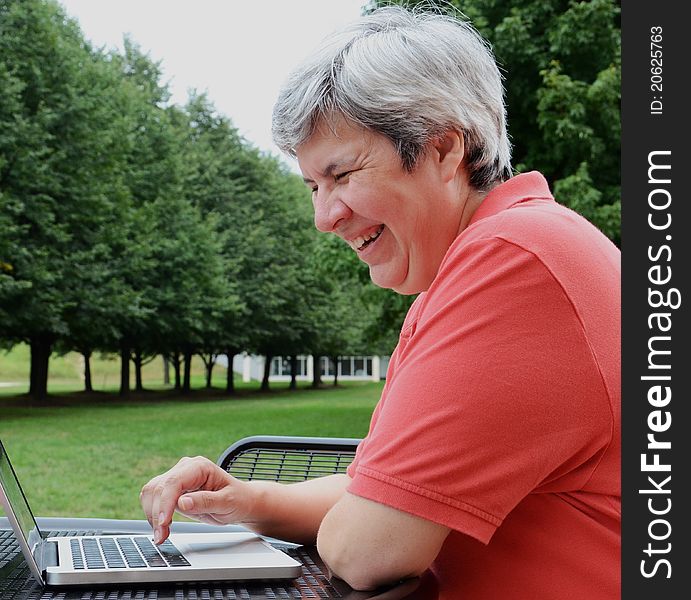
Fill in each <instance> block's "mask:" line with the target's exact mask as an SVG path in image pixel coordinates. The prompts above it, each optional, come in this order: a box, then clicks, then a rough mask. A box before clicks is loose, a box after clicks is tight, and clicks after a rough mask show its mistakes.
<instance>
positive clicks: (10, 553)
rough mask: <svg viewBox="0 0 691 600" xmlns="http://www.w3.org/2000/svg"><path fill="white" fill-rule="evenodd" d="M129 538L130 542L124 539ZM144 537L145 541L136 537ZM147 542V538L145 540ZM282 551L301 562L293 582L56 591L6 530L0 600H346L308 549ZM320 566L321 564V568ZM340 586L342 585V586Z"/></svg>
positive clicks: (0, 542) (0, 544)
mask: <svg viewBox="0 0 691 600" xmlns="http://www.w3.org/2000/svg"><path fill="white" fill-rule="evenodd" d="M99 533H100V532H96V531H89V532H86V531H49V532H48V536H49V537H57V536H68V537H71V536H75V535H86V536H88V537H94V536H96V535H98V534H99ZM119 537H127V536H119ZM135 537H139V536H135ZM145 539H147V538H145ZM277 546H278V547H279V548H280V549H281V550H283V551H284V552H286V553H287V554H289V555H290V556H292V557H293V558H295V559H297V560H299V561H300V562H301V563H302V564H303V567H302V575H301V576H300V577H298V578H297V579H295V580H293V581H276V582H271V583H269V582H261V581H257V582H229V583H197V584H175V585H170V586H166V585H160V586H148V587H146V588H141V589H140V588H132V589H130V588H128V587H123V588H122V589H112V588H103V587H97V588H93V589H74V590H59V589H56V590H51V589H49V588H41V586H40V585H39V584H38V583H37V582H36V581H35V580H34V579H33V577H32V576H31V573H30V572H29V568H28V567H27V565H26V562H24V558H23V556H22V553H21V552H20V550H19V547H18V545H17V542H16V540H15V539H14V534H13V532H12V530H6V529H0V599H2V600H300V599H302V600H308V599H309V600H319V599H321V598H324V599H327V598H342V597H343V595H347V593H345V592H343V593H341V592H342V590H341V592H339V591H338V590H337V589H335V588H334V587H333V586H332V584H331V582H330V581H329V580H328V579H327V578H326V576H325V575H324V569H323V566H322V564H321V561H320V559H319V558H318V556H317V555H316V553H315V554H312V552H311V551H308V549H307V548H304V547H300V548H293V547H289V546H286V547H284V546H282V545H280V544H277ZM315 561H317V562H315ZM339 585H340V584H339Z"/></svg>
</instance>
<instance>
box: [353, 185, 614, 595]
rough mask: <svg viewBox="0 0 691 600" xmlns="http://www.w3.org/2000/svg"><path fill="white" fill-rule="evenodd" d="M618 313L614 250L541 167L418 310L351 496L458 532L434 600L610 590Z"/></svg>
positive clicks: (471, 237) (475, 231)
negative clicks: (553, 189)
mask: <svg viewBox="0 0 691 600" xmlns="http://www.w3.org/2000/svg"><path fill="white" fill-rule="evenodd" d="M620 313H621V310H620V252H619V250H618V249H617V248H616V246H614V245H613V244H612V243H611V242H610V241H609V240H608V239H607V238H606V237H605V236H604V235H602V233H600V232H599V231H598V230H597V229H596V228H595V227H593V226H592V225H591V224H590V223H588V222H587V221H586V220H585V219H583V218H582V217H581V216H579V215H577V214H576V213H574V212H573V211H571V210H569V209H567V208H565V207H563V206H561V205H559V204H557V203H556V202H555V201H554V199H553V198H552V196H551V194H550V193H549V189H548V186H547V182H546V181H545V180H544V178H543V177H542V176H541V175H540V174H539V173H527V174H523V175H518V176H516V177H514V178H512V179H510V180H509V181H507V182H505V183H504V184H502V185H500V186H498V187H497V188H495V189H493V190H492V191H491V192H490V193H489V194H488V195H487V197H486V198H485V199H484V200H483V203H482V204H481V206H480V207H479V208H478V209H477V211H476V212H475V214H474V215H473V219H472V220H471V222H470V224H469V225H468V227H467V228H466V229H465V230H464V231H463V232H462V233H461V234H460V235H459V237H458V238H457V239H456V240H455V242H454V244H453V245H452V246H451V247H450V248H449V250H448V252H447V255H446V257H445V258H444V261H443V262H442V264H441V267H440V270H439V273H438V275H437V277H436V279H435V280H434V282H433V283H432V285H431V287H430V288H429V290H427V292H425V293H423V294H420V296H419V297H418V298H417V299H416V301H415V303H414V304H413V306H412V307H411V309H410V311H409V313H408V315H407V317H406V320H405V323H404V325H403V328H402V331H401V336H400V340H399V344H398V346H397V348H396V350H395V351H394V353H393V355H392V357H391V362H390V365H389V370H388V372H387V381H386V386H385V387H384V391H383V393H382V397H381V400H380V402H379V404H378V405H377V408H376V410H375V412H374V415H373V417H372V422H371V426H370V431H369V434H368V435H367V437H366V439H365V440H363V442H362V443H361V445H360V447H359V449H358V454H357V456H356V459H355V461H354V462H353V464H352V465H351V467H350V470H349V474H350V476H351V477H352V478H353V481H352V483H351V485H350V488H349V491H350V492H352V493H354V494H357V495H359V496H362V497H365V498H369V499H371V500H374V501H377V502H381V503H383V504H386V505H389V506H392V507H394V508H397V509H400V510H402V511H405V512H409V513H412V514H415V515H417V516H420V517H422V518H425V519H428V520H431V521H434V522H437V523H441V524H443V525H445V526H447V527H450V528H451V529H452V532H451V534H450V535H449V537H448V538H447V540H446V543H445V544H444V546H443V548H442V550H441V552H440V553H439V555H438V557H437V559H436V560H435V561H434V563H433V565H432V567H431V569H432V572H433V573H434V574H435V576H436V578H437V580H438V586H439V589H440V598H442V599H448V600H464V599H472V600H497V599H500V598H506V599H511V600H523V599H525V600H549V599H555V600H566V599H570V598H574V599H576V598H578V599H579V600H582V599H583V598H587V599H588V600H605V599H607V600H611V599H613V598H618V597H619V595H620V591H619V590H620V543H621V542H620V515H621V512H620V501H621V493H620V449H621V445H620V437H621V431H620V422H621V421H620V403H621V389H620V369H621V355H620ZM402 535H405V534H404V533H403V534H402Z"/></svg>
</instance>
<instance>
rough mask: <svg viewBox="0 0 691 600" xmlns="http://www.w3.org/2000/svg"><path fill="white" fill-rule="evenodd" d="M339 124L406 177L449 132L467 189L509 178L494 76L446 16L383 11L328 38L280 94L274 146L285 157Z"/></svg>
mask: <svg viewBox="0 0 691 600" xmlns="http://www.w3.org/2000/svg"><path fill="white" fill-rule="evenodd" d="M339 117H345V118H346V119H347V120H349V121H350V122H353V123H355V124H357V125H360V126H362V127H365V128H366V129H369V130H372V131H374V132H376V133H380V134H382V135H384V136H386V137H387V138H388V139H389V140H390V141H391V142H392V143H393V144H394V146H395V147H396V150H397V152H398V154H399V156H400V158H401V162H402V165H403V167H404V168H405V169H406V170H408V171H413V170H414V168H415V166H416V164H417V162H418V159H419V158H420V156H421V155H422V153H423V152H424V151H425V149H426V147H427V145H428V144H429V143H430V142H431V141H433V140H434V139H436V138H438V137H439V136H441V135H442V134H444V133H445V132H447V131H449V130H452V129H453V130H456V131H459V132H462V134H463V138H464V143H465V151H466V160H467V163H466V164H467V166H468V170H469V174H470V184H471V185H472V186H473V187H474V188H476V189H478V190H486V189H489V188H491V187H493V186H494V185H496V184H497V183H499V182H501V181H504V180H506V179H508V178H509V177H510V176H511V147H510V143H509V138H508V135H507V132H506V111H505V107H504V90H503V86H502V77H501V74H500V72H499V69H498V67H497V64H496V62H495V60H494V57H493V55H492V52H491V50H490V48H489V46H488V45H487V43H486V42H485V41H484V40H483V38H482V37H481V36H480V35H479V34H478V33H477V31H475V29H474V28H473V27H472V26H471V25H470V24H469V23H467V22H464V21H461V20H459V19H456V18H453V17H450V16H448V15H442V14H435V13H430V12H419V11H418V12H413V11H409V10H406V9H403V8H401V7H396V6H388V7H385V8H380V9H378V10H375V11H374V12H372V13H370V14H369V15H366V16H364V17H361V18H360V19H358V20H356V21H355V22H353V23H352V24H351V25H349V26H347V27H346V28H344V29H342V30H340V31H338V32H336V33H334V34H332V35H331V36H329V37H327V38H326V39H325V40H324V41H323V42H322V44H321V46H320V47H318V49H317V50H316V51H315V52H314V53H313V54H312V55H311V56H310V57H308V58H307V59H306V60H305V61H304V62H303V63H302V64H301V65H299V66H298V67H297V68H296V69H295V70H294V71H293V72H292V73H291V74H290V76H289V77H288V79H287V81H286V82H285V84H284V85H283V88H282V89H281V91H280V93H279V96H278V100H277V101H276V104H275V106H274V111H273V125H272V133H273V138H274V141H275V142H276V145H277V146H278V147H279V148H280V149H281V150H282V151H284V152H285V153H286V154H288V155H291V156H293V157H294V156H295V155H296V149H297V148H298V147H299V146H300V144H302V143H304V142H306V141H307V140H308V139H309V138H310V137H311V136H312V134H313V133H314V131H315V129H316V127H317V126H318V124H319V123H320V122H321V121H324V122H326V123H327V124H331V125H333V123H335V121H336V120H337V119H338V118H339Z"/></svg>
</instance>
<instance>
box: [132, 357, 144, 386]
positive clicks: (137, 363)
mask: <svg viewBox="0 0 691 600" xmlns="http://www.w3.org/2000/svg"><path fill="white" fill-rule="evenodd" d="M132 360H133V361H134V389H135V390H136V391H137V392H143V391H144V384H143V382H142V362H143V360H142V351H141V350H139V349H136V350H135V351H134V356H133V357H132Z"/></svg>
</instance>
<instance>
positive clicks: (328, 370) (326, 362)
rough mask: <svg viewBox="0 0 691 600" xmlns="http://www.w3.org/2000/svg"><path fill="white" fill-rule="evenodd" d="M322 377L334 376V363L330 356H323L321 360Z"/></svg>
mask: <svg viewBox="0 0 691 600" xmlns="http://www.w3.org/2000/svg"><path fill="white" fill-rule="evenodd" d="M319 367H320V369H321V374H322V377H333V375H334V363H333V361H332V360H331V359H330V358H329V357H328V356H322V357H321V360H320V361H319Z"/></svg>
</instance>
